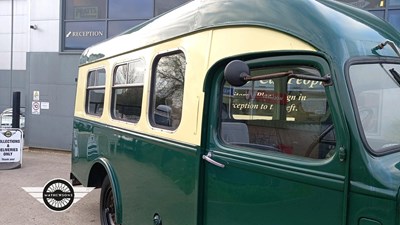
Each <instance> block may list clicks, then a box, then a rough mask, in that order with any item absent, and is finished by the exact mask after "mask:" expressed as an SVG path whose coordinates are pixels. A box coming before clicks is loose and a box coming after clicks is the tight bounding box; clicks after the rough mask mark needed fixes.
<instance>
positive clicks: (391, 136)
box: [349, 63, 400, 153]
mask: <svg viewBox="0 0 400 225" xmlns="http://www.w3.org/2000/svg"><path fill="white" fill-rule="evenodd" d="M391 69H394V70H395V71H398V72H399V71H400V66H399V65H396V64H378V63H376V64H362V65H352V66H351V67H350V69H349V74H350V78H351V84H352V90H353V92H354V97H355V100H356V103H357V112H358V117H359V120H360V125H359V126H360V130H361V131H362V132H363V135H364V136H365V138H366V140H367V143H368V145H369V146H370V148H371V149H372V150H373V151H375V152H377V153H379V152H384V151H386V150H387V149H388V148H392V147H394V146H397V148H398V147H399V146H400V139H399V136H398V131H399V130H400V114H399V113H398V112H399V110H400V109H399V104H396V102H398V99H400V88H399V85H400V84H398V83H396V82H395V79H394V77H393V75H392V74H391V73H390V70H391Z"/></svg>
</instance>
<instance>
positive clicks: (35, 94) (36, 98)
mask: <svg viewBox="0 0 400 225" xmlns="http://www.w3.org/2000/svg"><path fill="white" fill-rule="evenodd" d="M39 100H40V93H39V91H33V101H39Z"/></svg>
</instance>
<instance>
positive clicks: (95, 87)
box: [86, 69, 106, 116]
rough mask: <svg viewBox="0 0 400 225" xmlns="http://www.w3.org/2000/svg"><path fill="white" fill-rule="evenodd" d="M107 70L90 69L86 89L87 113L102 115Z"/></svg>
mask: <svg viewBox="0 0 400 225" xmlns="http://www.w3.org/2000/svg"><path fill="white" fill-rule="evenodd" d="M105 72H106V71H105V70H104V69H99V70H95V71H90V72H89V74H88V81H87V89H86V113H88V114H92V115H97V116H100V115H101V114H102V112H103V105H104V89H105V86H104V85H105Z"/></svg>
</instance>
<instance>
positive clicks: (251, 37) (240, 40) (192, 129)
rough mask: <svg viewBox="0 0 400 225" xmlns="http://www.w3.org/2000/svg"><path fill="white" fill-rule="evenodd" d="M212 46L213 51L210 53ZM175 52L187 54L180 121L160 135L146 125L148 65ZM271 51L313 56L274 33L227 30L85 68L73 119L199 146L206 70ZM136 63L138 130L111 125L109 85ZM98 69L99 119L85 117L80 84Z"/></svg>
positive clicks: (297, 43) (302, 45)
mask: <svg viewBox="0 0 400 225" xmlns="http://www.w3.org/2000/svg"><path fill="white" fill-rule="evenodd" d="M211 40H212V45H211V50H210V43H211ZM244 43H245V44H244ZM119 44H122V43H119ZM177 49H180V50H182V51H183V52H184V53H185V56H186V61H187V65H186V74H185V84H184V97H183V114H182V120H181V123H180V126H179V127H178V129H177V130H175V131H169V130H161V129H159V128H153V127H151V125H150V121H149V120H148V111H149V99H150V96H149V95H150V83H151V72H152V71H151V68H152V61H153V60H154V58H155V57H156V56H157V55H158V54H160V53H165V52H168V51H174V50H177ZM274 50H306V51H315V49H314V48H312V47H311V46H310V45H308V44H305V43H304V42H302V41H299V40H298V39H295V38H293V37H291V36H288V35H284V34H282V33H279V32H276V31H272V30H266V29H260V28H226V29H219V30H216V31H204V32H199V33H196V34H193V35H190V36H186V37H182V38H178V39H174V40H171V41H168V42H164V43H161V44H158V45H154V46H151V47H148V48H146V49H144V50H140V51H136V52H132V53H128V54H124V55H121V56H118V57H114V58H111V59H108V60H107V61H103V62H98V63H94V64H89V65H86V66H84V67H81V70H80V74H79V80H80V82H79V84H78V87H77V102H76V104H77V105H76V111H75V116H77V117H82V118H86V119H90V120H93V121H97V122H101V123H104V124H108V125H111V126H115V127H120V128H123V129H127V130H133V131H135V132H139V133H144V134H147V135H153V136H157V137H162V138H165V139H169V140H175V141H178V142H183V143H187V144H192V145H200V138H201V124H202V121H201V119H202V115H203V108H204V93H203V85H204V79H205V76H206V73H207V71H208V69H209V67H210V66H212V65H213V64H214V63H215V62H216V61H218V60H220V59H221V58H225V57H229V56H232V55H237V54H243V53H248V52H261V51H274ZM127 51H128V49H127ZM138 57H142V58H144V59H145V62H146V67H147V69H146V76H145V80H144V97H143V107H142V116H141V119H140V121H139V122H138V123H137V124H132V123H127V122H123V121H118V120H114V119H112V118H111V115H110V113H109V112H110V110H109V108H110V102H111V85H112V72H111V71H112V70H113V68H114V66H115V65H116V64H117V63H119V62H123V61H128V60H132V59H136V58H138ZM99 67H105V68H106V71H107V80H106V85H107V87H106V96H105V99H106V102H105V105H104V106H105V110H104V114H103V115H102V117H101V118H99V117H93V116H89V115H85V108H84V106H85V90H86V82H82V81H86V77H87V73H88V70H89V68H99Z"/></svg>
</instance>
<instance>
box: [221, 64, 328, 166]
mask: <svg viewBox="0 0 400 225" xmlns="http://www.w3.org/2000/svg"><path fill="white" fill-rule="evenodd" d="M285 71H294V73H297V74H306V75H312V76H320V75H319V72H318V70H316V69H314V68H309V67H299V66H292V67H277V68H262V69H255V70H252V71H251V76H257V75H262V74H270V73H277V72H285ZM223 89H224V90H223V100H222V106H221V116H220V117H221V123H220V136H221V138H222V140H223V141H224V142H225V143H227V144H231V145H237V146H243V147H247V148H249V149H254V150H257V151H259V150H261V151H264V150H269V151H276V152H282V153H286V154H291V155H297V156H303V157H307V158H319V159H321V158H329V157H331V156H332V155H333V153H334V147H335V136H334V129H333V124H332V120H331V118H330V112H329V107H328V102H327V97H326V94H325V89H324V86H323V85H322V82H321V81H314V80H305V79H297V78H290V79H289V78H288V77H281V78H275V79H268V80H260V81H252V82H248V83H247V84H245V85H244V86H241V87H233V86H230V85H229V84H228V83H227V82H225V83H224V88H223Z"/></svg>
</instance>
